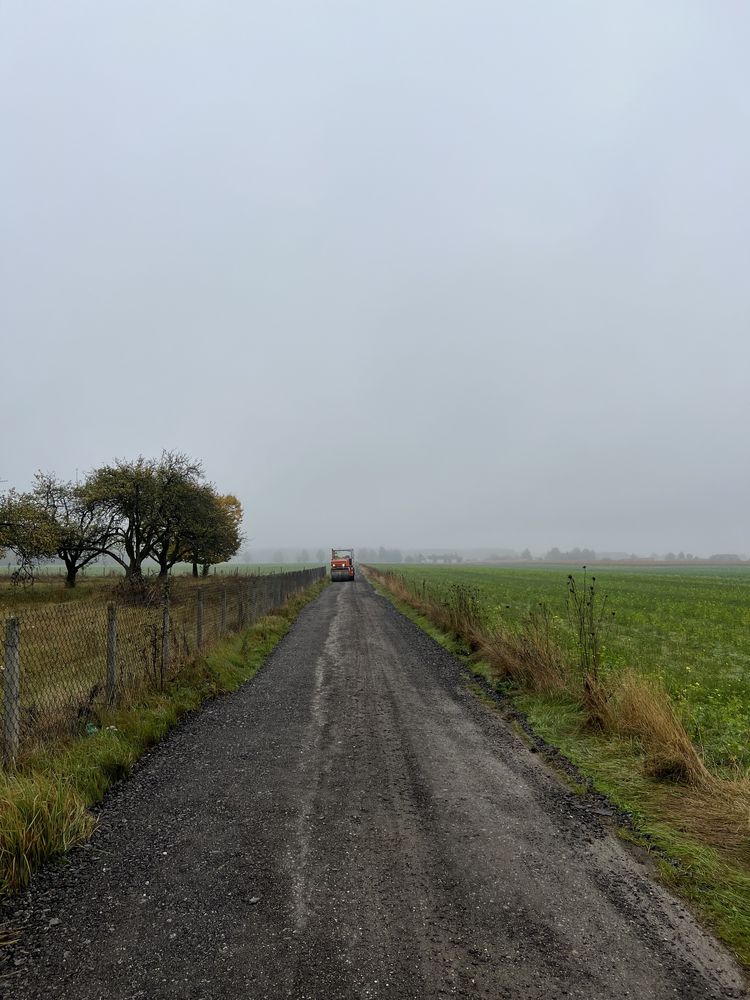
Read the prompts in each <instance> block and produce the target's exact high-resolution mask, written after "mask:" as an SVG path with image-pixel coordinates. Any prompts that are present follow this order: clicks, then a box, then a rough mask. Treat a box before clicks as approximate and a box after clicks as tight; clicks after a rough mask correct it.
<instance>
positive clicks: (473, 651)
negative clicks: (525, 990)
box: [367, 567, 750, 968]
mask: <svg viewBox="0 0 750 1000" xmlns="http://www.w3.org/2000/svg"><path fill="white" fill-rule="evenodd" d="M367 575H368V577H369V578H370V580H371V581H372V582H374V583H375V584H376V585H377V586H378V589H379V590H380V592H381V593H383V594H384V595H385V596H387V597H388V598H389V599H390V600H391V601H392V602H393V603H394V604H395V605H396V607H397V608H398V609H399V610H400V611H401V612H402V613H404V614H405V615H406V616H407V617H409V618H410V619H411V620H412V621H414V622H415V623H416V624H417V625H419V626H420V627H422V628H423V629H425V631H427V632H428V633H429V634H430V635H432V637H433V638H435V639H436V640H437V641H438V642H439V643H440V644H441V645H443V646H444V647H445V648H447V649H449V650H450V651H451V652H453V653H454V654H458V655H459V656H462V658H463V659H464V662H465V663H466V665H467V667H468V668H469V669H470V670H471V671H472V672H473V673H474V674H476V675H477V676H479V677H481V678H482V679H483V680H484V681H485V682H486V683H487V684H489V685H490V686H491V687H493V688H494V689H495V690H497V691H498V692H500V693H502V694H503V695H505V696H506V697H508V698H509V699H510V701H511V703H512V704H513V705H514V707H515V708H516V709H517V710H519V711H520V712H521V713H522V714H523V716H525V718H526V719H527V721H528V723H529V724H530V725H531V727H532V729H533V731H534V732H535V733H536V734H537V735H538V736H540V737H541V738H542V739H543V740H544V741H545V742H546V743H548V744H550V745H551V746H554V747H556V748H558V749H559V750H560V751H561V752H562V753H563V754H564V755H565V757H567V758H568V760H569V761H570V762H571V763H573V764H574V765H575V766H576V767H577V768H578V770H579V771H580V772H581V774H582V775H583V776H584V777H585V778H588V779H589V780H590V781H591V784H592V786H593V787H594V789H595V790H596V791H599V792H602V793H603V794H605V795H606V796H607V797H608V798H609V800H610V801H611V802H612V803H613V804H614V805H616V806H617V807H618V808H619V809H620V810H622V811H623V812H625V813H627V814H628V815H629V816H630V817H632V829H630V828H627V829H626V828H623V829H622V830H621V831H620V834H621V836H622V837H623V838H624V839H628V840H635V841H636V842H638V843H639V845H640V846H641V847H642V848H644V849H645V850H646V851H647V852H648V854H649V856H650V857H651V859H652V861H653V863H654V870H655V872H656V873H657V874H658V877H659V878H660V879H661V880H662V881H663V882H664V883H665V884H667V885H668V886H669V887H670V888H672V889H673V890H674V891H675V892H677V893H678V894H679V895H681V896H682V897H683V898H685V899H687V900H689V901H690V902H691V903H692V904H693V905H694V907H695V909H696V910H697V911H698V912H699V913H700V914H701V915H702V917H703V918H704V919H705V920H706V922H707V923H708V924H709V925H710V926H711V927H712V929H713V930H714V932H715V933H716V934H717V936H718V937H719V938H721V939H722V940H723V941H724V942H725V943H726V944H727V945H728V946H729V947H730V948H731V949H732V950H733V951H734V953H735V954H736V955H737V957H738V958H739V960H740V961H741V962H742V963H743V964H744V965H745V967H746V968H750V780H749V779H748V776H747V775H746V774H745V773H744V772H741V771H739V770H738V771H737V772H736V773H735V774H730V773H728V772H727V771H726V769H725V770H724V771H722V773H721V774H718V773H715V772H714V771H713V770H712V769H709V768H708V767H707V766H706V764H705V763H704V761H703V758H702V755H701V753H700V749H699V748H698V747H696V746H695V745H694V744H693V742H692V741H691V739H690V737H689V736H688V734H687V732H686V730H685V727H684V726H683V724H682V721H681V719H680V715H679V711H678V710H677V709H676V708H675V706H674V705H673V703H672V702H671V701H670V699H669V697H668V695H667V693H666V691H665V690H664V688H663V686H661V685H660V684H659V683H658V682H657V681H655V680H654V679H653V678H648V677H644V676H643V675H640V674H638V673H637V672H636V671H633V670H628V669H624V670H622V671H617V672H613V673H611V674H606V675H602V674H599V675H598V676H597V677H595V678H594V677H592V676H591V674H590V673H589V674H588V675H587V674H585V673H583V672H582V671H581V670H580V664H579V663H578V662H577V661H576V660H575V659H571V656H570V653H569V651H568V650H566V649H565V648H563V647H562V646H561V645H560V644H559V643H557V642H556V641H555V637H554V634H553V633H552V632H551V630H550V629H549V628H548V626H547V623H545V622H544V620H542V619H540V617H539V614H536V615H535V614H532V615H530V616H528V618H527V619H526V620H525V621H524V622H521V623H520V625H519V626H518V627H516V628H514V629H502V628H499V627H498V626H497V625H496V624H493V626H491V627H489V628H488V627H487V626H486V625H483V624H482V621H481V614H480V613H479V612H480V609H479V608H478V607H477V606H475V605H474V603H473V601H472V599H471V597H467V596H466V595H464V596H462V597H461V599H460V600H452V595H451V594H450V593H449V594H448V595H447V597H446V595H445V593H443V594H441V595H440V596H436V595H434V594H430V591H429V589H428V588H427V587H426V586H424V585H421V586H413V585H412V584H411V581H407V580H405V579H404V578H402V577H400V576H399V574H397V573H388V572H382V571H379V570H375V569H373V568H372V567H368V568H367ZM451 604H452V606H451ZM587 684H588V689H587Z"/></svg>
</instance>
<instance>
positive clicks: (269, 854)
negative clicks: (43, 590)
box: [0, 581, 745, 1000]
mask: <svg viewBox="0 0 750 1000" xmlns="http://www.w3.org/2000/svg"><path fill="white" fill-rule="evenodd" d="M602 822H603V820H602V819H601V818H600V817H599V816H596V815H594V814H593V813H592V812H591V811H587V810H586V809H584V808H581V805H580V800H579V797H578V796H576V795H574V794H573V793H572V792H570V791H568V790H567V789H566V788H565V787H563V786H562V785H561V784H560V783H559V781H558V779H556V778H555V777H554V776H553V775H552V774H551V773H550V772H549V771H548V770H547V769H546V768H545V765H544V764H543V763H542V762H541V761H540V760H539V759H538V757H537V756H535V755H533V754H532V753H530V752H529V750H528V749H527V747H526V746H525V745H524V744H523V743H522V742H521V741H520V740H519V739H518V737H517V736H516V735H515V734H514V733H513V731H512V730H511V729H510V728H509V727H508V726H507V724H506V723H504V722H503V721H502V719H501V718H500V716H499V715H498V713H496V712H493V711H491V710H490V709H488V708H486V707H485V706H484V705H483V704H482V703H481V702H480V701H479V700H478V699H476V698H475V697H474V696H473V695H471V694H470V693H468V691H467V690H466V688H465V686H464V683H463V681H462V679H461V671H460V666H459V664H458V663H457V661H456V660H455V659H454V658H453V657H451V656H450V655H449V654H448V653H446V652H445V651H443V650H442V649H440V648H439V647H438V646H437V645H436V644H435V643H433V642H432V640H430V639H429V638H428V637H427V636H425V635H424V634H423V633H421V632H420V631H419V630H418V629H417V628H416V627H415V626H413V625H412V624H411V623H410V622H408V621H406V620H405V619H404V618H403V617H401V616H400V615H399V614H398V613H397V612H396V611H394V610H393V608H392V607H391V606H390V605H389V604H388V602H387V601H385V600H384V599H383V598H380V597H378V596H377V595H376V594H375V593H374V591H373V590H372V588H371V587H370V586H369V585H368V584H367V583H365V582H364V581H358V582H357V583H355V584H353V585H352V584H339V585H335V586H331V587H329V588H328V589H327V590H326V591H325V592H324V593H323V595H322V596H321V597H320V598H319V600H318V601H316V602H315V603H314V604H312V605H310V606H309V607H308V608H307V609H306V610H305V611H304V612H303V614H302V616H301V617H300V619H299V621H298V622H297V624H296V625H295V627H294V628H293V630H292V631H291V632H290V634H289V635H288V636H287V637H286V639H285V640H284V641H283V642H282V644H281V645H280V646H279V647H278V648H277V650H276V652H275V653H274V655H273V656H272V657H271V659H270V661H269V662H268V664H267V665H266V666H265V667H264V669H263V671H262V672H261V673H260V674H259V675H258V677H257V678H256V679H255V680H254V681H253V682H252V683H250V684H248V685H246V686H245V688H243V689H242V690H241V691H239V692H237V693H236V694H234V695H231V696H228V697H226V698H222V699H219V700H218V701H216V702H214V703H212V704H211V705H210V706H209V707H208V708H207V709H206V710H205V711H204V712H202V713H201V714H200V715H198V716H196V717H194V718H192V719H191V720H190V721H189V722H188V723H187V724H186V725H184V726H183V727H182V728H181V729H180V730H178V731H177V732H176V733H175V734H174V735H173V736H172V738H170V739H169V740H168V741H167V742H166V743H165V744H163V745H162V746H161V747H159V748H158V749H157V750H155V751H154V752H153V753H152V754H150V755H149V757H148V758H146V760H145V761H144V762H143V763H142V764H141V765H140V766H139V767H138V768H137V770H136V773H135V775H134V776H133V778H132V779H131V780H130V781H128V782H126V783H124V784H123V785H122V786H121V787H120V788H118V789H117V791H116V792H115V793H114V794H113V795H111V796H110V797H109V799H108V801H107V803H106V805H105V808H104V810H103V812H102V819H101V826H100V829H99V831H98V832H97V834H96V836H95V838H94V840H93V842H92V843H91V844H90V845H88V846H87V847H86V848H84V849H80V850H78V851H76V852H74V854H73V855H72V858H71V861H70V863H69V864H67V865H65V866H63V867H58V868H50V869H48V870H47V871H45V872H43V873H42V874H41V875H40V876H38V877H37V878H36V879H35V882H34V885H33V887H32V890H31V891H30V892H29V893H27V894H26V895H25V896H24V897H23V898H22V899H21V900H20V901H19V902H18V903H17V905H16V908H15V913H14V914H13V915H12V920H11V922H12V923H13V924H14V925H15V926H16V927H21V937H20V940H19V943H18V945H16V946H15V948H13V949H6V951H5V952H4V954H3V959H2V967H1V968H0V974H2V975H3V976H5V977H6V978H3V979H0V993H2V995H3V996H7V997H11V996H12V997H14V998H16V1000H25V998H31V997H45V998H47V997H51V996H54V997H56V998H60V1000H62V998H71V1000H73V998H75V1000H88V998H100V997H101V998H104V997H106V998H107V1000H111V998H123V1000H124V998H128V1000H135V998H144V1000H145V998H148V1000H161V998H166V997H170V998H223V997H227V998H229V997H232V998H235V997H247V998H274V1000H276V998H282V997H293V998H295V1000H305V998H314V1000H334V998H341V1000H344V998H346V1000H352V998H378V997H392V998H407V997H408V998H415V1000H428V998H433V997H436V998H437V997H448V996H466V997H491V998H504V997H508V998H513V1000H531V998H537V997H538V998H542V997H544V998H545V1000H550V998H557V997H588V998H592V1000H593V998H597V1000H600V998H603V997H613V998H619V997H638V998H639V1000H646V998H662V997H671V998H675V997H679V998H683V1000H685V998H706V997H729V996H745V994H744V993H743V992H742V985H741V980H740V978H739V976H738V974H737V973H736V971H735V970H734V968H733V966H732V964H731V963H730V961H729V960H728V959H727V957H726V956H725V954H724V953H723V952H722V951H721V950H720V949H719V947H718V946H717V945H716V944H715V943H713V942H712V940H711V939H710V938H709V937H707V936H706V935H705V934H704V933H703V932H702V931H701V930H700V929H699V928H698V927H697V926H696V924H695V922H694V920H693V919H692V917H691V916H690V915H689V914H688V913H687V911H686V910H685V909H684V908H683V907H682V906H680V905H679V904H677V903H675V902H673V901H672V900H671V899H670V898H669V897H668V896H667V895H666V894H665V893H663V892H662V890H660V889H659V888H658V887H656V886H655V885H654V884H653V883H652V882H651V881H650V880H649V878H648V876H647V873H646V872H645V871H644V869H643V868H642V866H641V865H640V864H639V863H638V862H637V861H636V860H635V859H633V858H632V857H631V856H630V855H629V854H627V853H626V851H625V850H624V848H623V847H622V846H621V845H620V844H619V842H618V841H616V840H615V838H614V837H613V836H612V835H611V834H609V833H608V832H606V830H605V829H604V827H603V826H602V825H601V823H602Z"/></svg>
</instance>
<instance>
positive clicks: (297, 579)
mask: <svg viewBox="0 0 750 1000" xmlns="http://www.w3.org/2000/svg"><path fill="white" fill-rule="evenodd" d="M324 576H325V569H324V568H322V567H316V568H314V569H302V570H292V571H289V572H282V573H275V574H272V575H268V576H244V577H240V576H216V577H209V578H207V579H206V580H201V581H199V582H196V581H193V580H191V579H190V578H186V577H178V578H175V577H170V578H168V580H167V581H166V583H164V582H162V581H159V582H157V583H155V582H154V581H149V583H148V584H147V585H144V587H143V588H142V589H141V590H140V591H138V592H134V591H133V589H132V588H130V587H126V586H123V587H121V588H119V589H118V590H117V592H116V599H113V600H110V601H109V602H106V603H105V602H102V603H98V604H97V603H91V602H79V603H69V604H50V605H47V606H45V607H43V608H33V609H28V610H22V611H19V612H17V613H15V614H13V615H12V616H10V617H8V618H6V619H5V622H4V625H3V629H2V635H3V642H2V644H1V645H0V656H2V661H1V662H0V668H1V670H2V684H1V685H0V699H1V700H0V723H1V724H0V734H1V735H2V747H1V750H2V762H3V764H4V766H5V767H6V768H12V767H13V766H14V765H15V762H16V760H17V758H18V757H19V755H22V754H23V753H24V752H25V751H26V750H28V749H31V748H33V747H34V746H37V745H39V744H42V743H44V742H47V741H51V740H56V739H60V738H62V737H64V736H66V735H71V734H75V733H76V732H82V731H85V730H86V727H87V726H89V727H90V726H91V725H93V720H94V719H98V712H99V710H100V709H103V708H106V707H115V706H124V705H127V704H132V703H134V702H135V701H137V699H138V696H139V695H143V693H144V692H146V691H149V690H151V691H154V690H156V691H159V690H163V689H164V687H165V686H166V684H167V683H168V681H169V680H171V679H172V678H173V677H175V676H176V675H177V674H178V673H179V671H180V669H181V668H182V667H183V666H184V665H185V664H186V663H187V662H188V661H190V660H191V659H193V658H194V657H195V656H196V655H198V654H199V653H204V652H206V651H207V650H209V649H210V648H211V647H212V646H214V645H216V643H217V642H219V641H220V640H221V639H222V638H223V637H224V636H227V635H231V634H233V633H236V632H239V631H242V630H243V629H245V628H247V627H248V626H249V625H251V624H252V623H253V622H256V621H258V619H260V618H262V617H263V616H264V615H266V614H268V613H269V612H271V611H273V610H274V609H276V608H279V607H281V606H282V605H283V604H285V603H286V601H288V600H289V598H290V597H293V596H294V595H295V594H297V593H299V592H300V591H302V590H304V589H306V588H307V587H309V586H311V585H312V584H313V583H315V582H317V581H318V580H321V579H322V578H323V577H324Z"/></svg>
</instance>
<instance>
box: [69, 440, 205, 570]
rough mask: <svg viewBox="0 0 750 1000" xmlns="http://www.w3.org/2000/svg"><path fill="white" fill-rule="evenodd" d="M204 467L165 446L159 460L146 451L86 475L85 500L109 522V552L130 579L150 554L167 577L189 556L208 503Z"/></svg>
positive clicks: (107, 549) (140, 568) (107, 550)
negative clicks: (193, 533)
mask: <svg viewBox="0 0 750 1000" xmlns="http://www.w3.org/2000/svg"><path fill="white" fill-rule="evenodd" d="M202 477H203V469H202V466H201V464H200V462H196V461H194V460H193V459H191V458H189V457H188V456H187V455H185V454H183V453H182V452H172V451H164V452H162V455H161V458H160V459H159V460H158V461H155V460H152V459H146V458H144V457H143V456H142V455H141V456H139V457H138V458H137V459H136V460H135V461H134V462H126V461H124V460H122V459H119V460H116V461H115V463H114V464H113V465H106V466H103V467H102V468H101V469H96V470H95V471H94V472H92V473H91V475H90V476H89V477H88V479H87V481H86V483H85V485H84V487H83V495H84V497H85V499H86V502H87V503H89V504H90V505H91V506H92V508H93V509H94V510H96V511H97V512H98V513H99V514H100V515H101V516H103V517H106V518H108V519H109V521H110V523H111V531H110V537H109V541H108V544H107V547H106V549H105V550H104V551H106V553H107V555H110V556H111V557H112V558H113V559H114V560H115V561H116V562H118V563H119V564H120V565H121V566H122V567H123V568H124V570H125V574H126V575H127V576H128V577H131V578H136V579H137V578H139V577H141V576H142V575H143V563H144V562H145V561H146V560H147V559H149V558H151V559H154V560H155V561H156V562H157V563H158V564H159V575H160V576H165V575H166V574H167V572H168V571H169V569H170V568H171V567H172V566H173V565H174V564H175V563H176V562H180V561H183V560H184V559H185V557H186V556H185V553H186V549H187V546H188V542H189V540H190V531H191V530H192V528H193V527H194V525H195V523H197V522H198V521H199V520H200V514H201V512H202V511H203V509H204V508H205V504H204V503H203V501H202V497H203V494H202V491H204V490H208V489H210V488H209V487H208V486H207V485H206V484H204V483H203V482H202Z"/></svg>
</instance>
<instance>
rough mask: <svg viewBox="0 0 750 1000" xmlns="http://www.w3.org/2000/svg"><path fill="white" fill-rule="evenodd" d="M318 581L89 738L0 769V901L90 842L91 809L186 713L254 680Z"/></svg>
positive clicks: (107, 719)
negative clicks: (52, 861) (11, 769)
mask: <svg viewBox="0 0 750 1000" xmlns="http://www.w3.org/2000/svg"><path fill="white" fill-rule="evenodd" d="M327 583H328V581H327V580H323V581H321V582H320V583H318V584H315V585H314V586H313V587H311V588H310V589H309V590H307V591H305V592H304V593H301V594H298V595H297V596H295V597H293V598H292V599H291V600H290V601H289V602H288V603H287V604H286V605H284V606H283V607H282V608H281V609H279V610H278V611H276V612H273V613H271V614H269V615H267V616H266V617H265V618H261V619H259V620H258V621H257V622H255V623H254V624H253V625H251V626H250V627H249V628H247V629H246V630H244V631H243V632H241V633H239V634H237V635H235V636H233V637H232V638H231V639H227V640H225V641H223V642H221V643H220V644H218V645H217V646H216V647H215V648H214V649H212V650H211V652H210V653H208V654H207V655H206V656H204V657H200V658H197V659H195V660H193V661H192V662H190V663H189V664H187V665H186V666H185V668H184V669H183V670H182V671H181V672H180V673H179V674H178V676H177V677H176V678H175V679H174V680H173V681H172V682H171V683H170V684H169V685H168V686H167V688H166V689H165V690H164V691H163V692H160V693H152V694H148V695H146V696H144V697H143V698H142V699H141V700H140V702H139V703H138V704H135V705H131V706H129V707H128V708H123V709H119V710H118V709H114V710H111V711H105V710H102V711H100V713H99V715H98V718H97V719H96V728H95V731H93V732H92V733H91V735H87V736H82V737H79V738H78V739H76V740H74V741H71V742H67V743H60V744H58V745H47V746H45V748H44V749H43V750H37V751H35V752H32V753H30V754H28V755H27V756H26V757H25V758H24V759H23V760H22V762H21V763H20V764H19V766H18V768H17V769H16V770H15V771H14V772H13V773H7V772H3V771H0V895H8V894H12V893H14V892H18V891H19V890H20V889H22V888H24V887H25V886H26V885H27V884H28V882H29V879H30V877H31V875H32V873H33V872H34V871H35V870H36V869H37V868H38V867H39V866H40V865H42V864H44V863H45V862H46V861H49V860H50V859H51V858H54V857H56V856H58V855H62V854H64V853H65V852H66V851H68V850H70V848H71V847H74V846H75V845H76V844H79V843H81V842H83V841H85V840H87V839H88V838H89V837H90V835H91V833H92V832H93V830H94V829H95V827H96V819H95V816H94V815H93V813H92V812H91V811H90V807H91V806H93V805H95V804H96V803H98V802H100V801H101V799H102V797H103V796H104V793H105V792H106V791H107V789H108V788H109V787H110V785H111V784H112V783H113V782H115V781H118V780H119V779H121V778H124V777H126V776H127V775H128V774H129V773H130V771H131V769H132V767H133V765H134V764H135V762H136V761H137V760H138V758H139V757H141V756H142V755H143V754H144V753H145V752H146V751H147V750H148V749H149V748H150V747H152V746H154V745H155V744H157V743H159V742H160V741H161V740H162V739H163V738H164V737H165V736H166V735H167V733H168V732H169V730H170V729H172V728H173V727H174V726H175V725H177V723H179V722H180V720H181V719H182V718H183V717H184V716H185V715H186V714H187V713H188V712H191V711H195V710H196V709H198V708H200V707H201V705H202V704H203V703H204V702H206V701H207V700H209V699H210V698H214V697H216V696H217V695H219V694H223V693H226V692H230V691H235V690H236V689H237V688H239V687H240V686H241V685H242V684H244V683H245V682H246V681H247V680H249V679H250V678H251V677H253V676H254V675H255V674H256V673H257V672H258V670H259V669H260V667H261V666H262V664H263V662H264V661H265V660H266V658H267V657H268V655H269V654H270V653H271V651H272V650H273V648H274V647H275V646H276V645H277V643H278V642H279V641H280V640H281V639H282V638H283V637H284V635H286V633H287V632H288V631H289V629H290V628H291V626H292V623H293V622H294V620H295V619H296V618H297V616H298V615H299V613H300V611H301V610H302V608H303V607H304V606H305V605H306V604H308V603H309V602H310V601H312V600H314V599H315V598H316V597H317V596H318V595H319V594H320V592H321V590H322V589H323V588H324V587H325V586H326V585H327Z"/></svg>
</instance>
